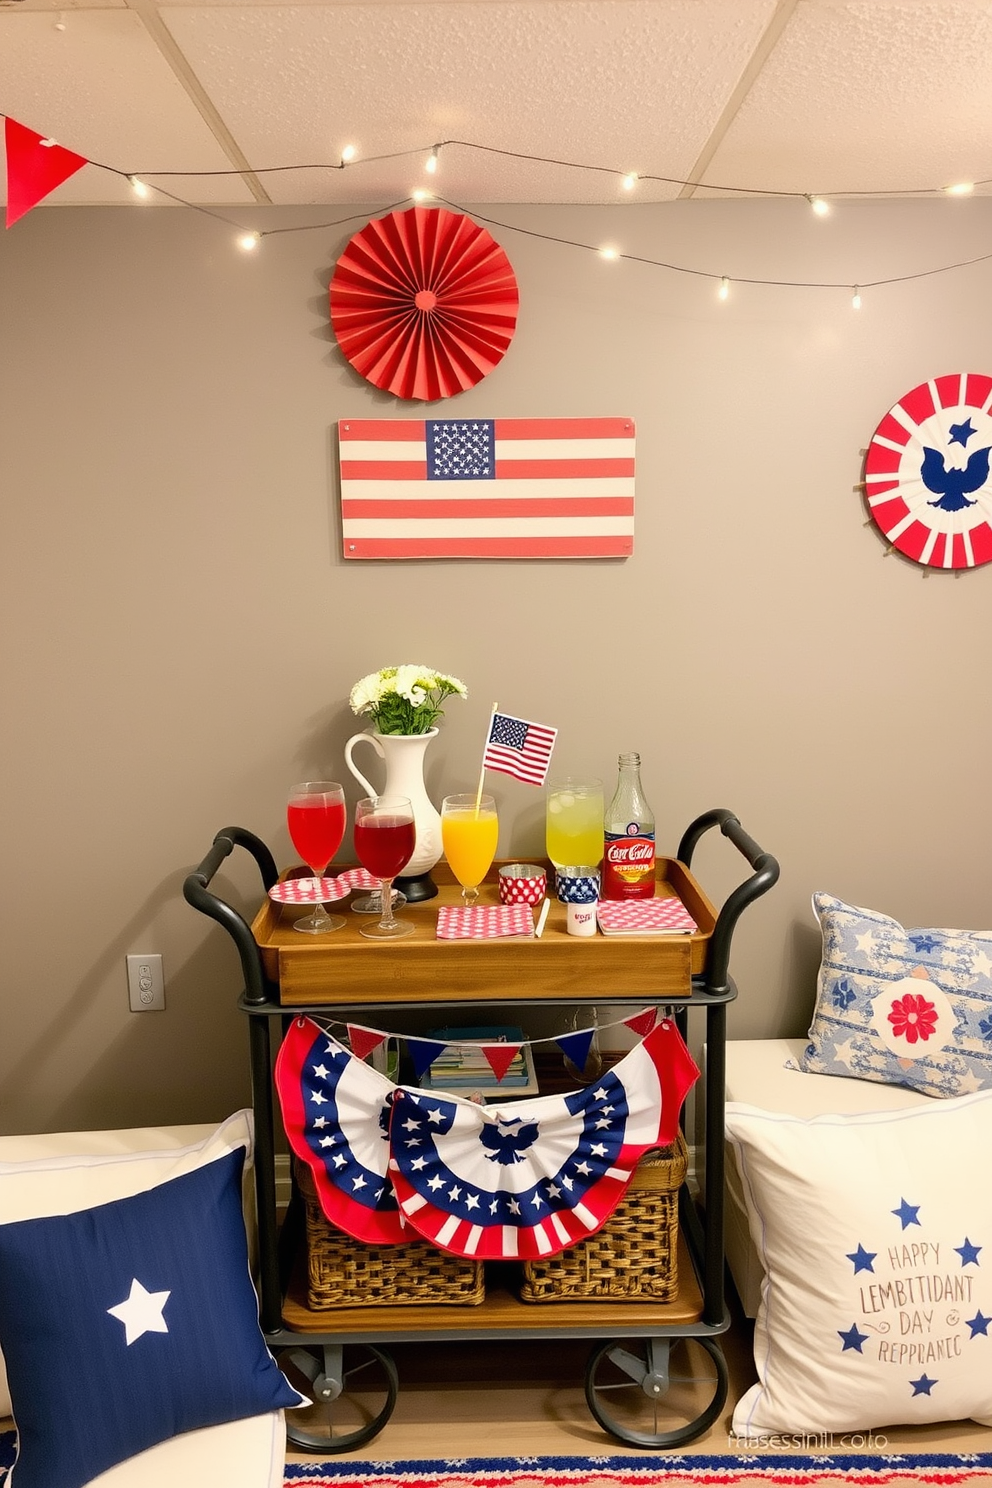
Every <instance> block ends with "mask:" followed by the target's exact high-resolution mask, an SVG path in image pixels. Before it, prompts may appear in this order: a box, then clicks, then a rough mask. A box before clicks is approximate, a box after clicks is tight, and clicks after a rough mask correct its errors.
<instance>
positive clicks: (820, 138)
mask: <svg viewBox="0 0 992 1488" xmlns="http://www.w3.org/2000/svg"><path fill="white" fill-rule="evenodd" d="M990 98H992V4H990V3H989V0H941V3H939V4H935V3H930V0H898V3H895V0H892V3H887V0H861V3H855V0H801V3H800V4H799V5H798V6H797V7H796V10H795V11H794V13H793V15H792V17H791V18H790V20H789V22H788V24H787V26H786V27H785V29H784V31H783V33H782V36H781V38H780V39H779V42H778V45H777V46H776V47H775V48H774V50H773V51H772V52H771V54H770V56H769V57H768V59H767V61H766V63H765V65H764V67H763V68H762V70H761V73H760V76H759V77H758V79H757V81H756V83H755V85H754V87H753V88H752V89H751V91H750V93H749V94H748V96H747V98H746V99H745V101H744V103H743V105H742V107H741V109H740V111H739V113H738V115H737V117H736V119H735V120H734V122H733V123H732V125H731V126H730V128H729V129H728V131H727V133H726V136H725V138H724V140H723V143H722V145H721V146H720V148H719V149H718V150H717V151H716V153H715V154H714V156H713V158H712V160H711V161H710V164H709V168H708V170H707V173H706V176H705V179H706V181H707V182H710V183H723V182H728V181H729V182H732V183H734V184H747V185H750V186H755V187H759V188H761V189H764V190H788V191H814V192H823V193H829V192H831V191H833V192H843V191H845V190H846V191H866V192H873V193H874V192H885V191H889V190H897V191H903V192H905V191H912V190H915V189H927V188H937V187H940V186H943V185H947V184H951V183H953V182H954V181H961V180H975V179H977V178H981V177H986V176H992V153H990V148H989V100H990Z"/></svg>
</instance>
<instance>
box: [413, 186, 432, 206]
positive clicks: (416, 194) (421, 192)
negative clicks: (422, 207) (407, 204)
mask: <svg viewBox="0 0 992 1488" xmlns="http://www.w3.org/2000/svg"><path fill="white" fill-rule="evenodd" d="M410 195H411V196H412V197H413V199H414V201H416V202H422V201H430V197H431V193H430V192H429V191H428V190H427V188H426V187H425V186H418V187H417V188H416V190H414V191H411V192H410Z"/></svg>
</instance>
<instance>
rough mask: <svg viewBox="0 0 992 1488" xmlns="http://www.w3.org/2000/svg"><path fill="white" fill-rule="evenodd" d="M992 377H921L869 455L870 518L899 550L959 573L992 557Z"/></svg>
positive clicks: (885, 420)
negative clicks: (991, 477) (991, 460)
mask: <svg viewBox="0 0 992 1488" xmlns="http://www.w3.org/2000/svg"><path fill="white" fill-rule="evenodd" d="M990 450H992V377H989V376H987V375H986V374H984V373H977V372H954V373H951V374H950V375H949V376H947V377H935V378H933V379H931V380H930V381H929V382H921V383H920V384H919V386H918V387H915V388H913V389H912V391H911V392H908V393H906V394H905V395H904V396H903V397H902V398H900V399H899V402H898V403H896V404H895V405H894V406H893V407H892V408H890V410H889V412H888V413H887V414H886V415H885V417H884V418H883V419H882V422H881V423H880V424H879V426H878V428H877V429H876V430H875V433H874V434H873V435H872V440H871V443H870V444H869V446H868V449H867V451H866V454H865V464H864V494H865V501H866V503H867V506H868V511H869V513H870V515H871V520H872V521H873V522H874V524H875V526H876V527H878V529H879V531H880V532H881V533H882V534H883V535H884V536H885V537H886V538H887V539H888V541H889V543H890V544H891V545H892V547H893V548H895V549H896V551H897V552H899V553H901V554H902V555H903V556H904V557H905V558H909V559H911V560H912V561H913V562H914V563H919V564H922V565H924V566H925V567H927V568H936V569H944V570H952V571H960V570H961V569H964V568H978V567H979V566H980V565H982V564H984V563H988V562H989V561H990V560H992V481H990V480H989V453H990Z"/></svg>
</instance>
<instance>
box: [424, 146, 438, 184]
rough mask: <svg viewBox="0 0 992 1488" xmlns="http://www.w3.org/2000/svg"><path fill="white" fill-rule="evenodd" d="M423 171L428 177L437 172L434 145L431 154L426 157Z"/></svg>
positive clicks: (435, 148)
mask: <svg viewBox="0 0 992 1488" xmlns="http://www.w3.org/2000/svg"><path fill="white" fill-rule="evenodd" d="M424 170H425V171H426V172H427V174H428V175H429V176H432V175H433V174H434V172H435V171H436V170H437V146H436V145H435V147H434V149H433V150H432V151H431V153H430V154H429V155H428V157H427V164H426V165H425V166H424Z"/></svg>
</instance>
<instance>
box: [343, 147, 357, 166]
mask: <svg viewBox="0 0 992 1488" xmlns="http://www.w3.org/2000/svg"><path fill="white" fill-rule="evenodd" d="M356 154H357V151H356V149H355V146H354V145H345V147H344V149H343V150H342V151H341V164H342V165H347V164H348V162H349V161H350V160H354V158H355V155H356Z"/></svg>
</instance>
